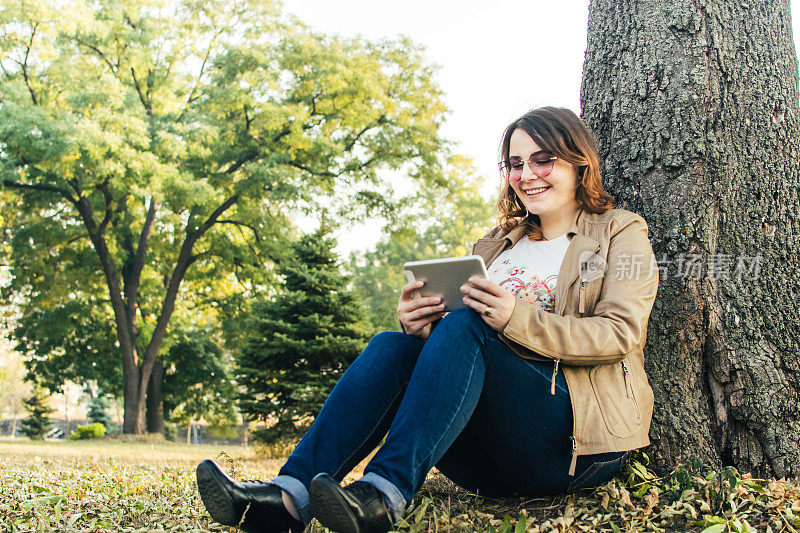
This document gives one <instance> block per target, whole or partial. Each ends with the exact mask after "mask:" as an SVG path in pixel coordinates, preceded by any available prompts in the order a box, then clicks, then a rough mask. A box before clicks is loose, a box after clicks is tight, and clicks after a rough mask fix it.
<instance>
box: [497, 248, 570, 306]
mask: <svg viewBox="0 0 800 533" xmlns="http://www.w3.org/2000/svg"><path fill="white" fill-rule="evenodd" d="M567 247H569V239H568V238H567V234H566V233H565V234H564V235H561V236H560V237H556V238H555V239H550V240H549V241H536V242H534V241H532V240H530V239H528V238H527V237H523V238H521V239H520V240H519V241H517V243H516V244H515V245H514V246H513V247H511V248H509V249H508V250H505V251H503V253H501V254H500V255H499V256H498V257H497V259H495V260H494V261H493V262H492V264H491V265H490V266H489V279H490V280H492V281H494V282H495V283H497V284H499V285H500V286H501V287H503V288H504V289H506V290H507V291H509V292H510V293H511V294H513V295H515V296H516V297H517V298H521V299H522V300H524V301H527V302H530V303H532V304H533V305H534V306H536V307H537V308H539V309H542V310H544V311H548V312H550V313H552V312H553V311H554V310H555V308H556V281H557V280H558V271H559V269H560V268H561V262H562V261H563V260H564V255H565V254H566V253H567Z"/></svg>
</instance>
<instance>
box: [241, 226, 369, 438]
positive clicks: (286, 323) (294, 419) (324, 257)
mask: <svg viewBox="0 0 800 533" xmlns="http://www.w3.org/2000/svg"><path fill="white" fill-rule="evenodd" d="M334 245H335V242H334V241H333V239H330V238H328V237H327V236H326V233H325V231H324V230H320V231H318V232H316V233H314V234H312V235H306V236H304V237H302V238H301V239H300V240H299V241H298V242H296V243H295V244H294V245H293V247H292V248H293V249H292V255H293V257H292V258H291V259H290V260H289V261H286V262H284V263H283V265H282V266H281V267H280V269H279V274H280V275H281V276H282V277H283V278H284V279H285V289H284V290H283V291H282V292H281V293H280V294H278V295H277V296H264V297H260V298H257V299H255V300H254V301H253V304H252V311H251V314H250V318H249V319H248V320H247V322H246V323H245V324H244V326H245V329H246V330H247V331H248V332H249V337H248V340H247V341H246V342H245V343H244V346H243V349H242V351H241V353H240V354H239V357H238V368H239V375H238V378H239V383H240V384H241V385H242V386H243V389H244V392H243V393H242V394H241V395H240V406H241V410H242V412H243V413H245V414H248V415H250V416H251V417H252V418H254V419H256V420H263V421H266V422H268V423H269V424H270V426H269V427H268V428H267V429H265V430H261V431H257V432H256V434H255V437H256V439H258V440H261V441H262V442H265V443H271V442H275V441H276V440H278V439H287V438H295V437H297V436H299V435H301V434H302V433H304V432H305V430H306V429H307V428H308V427H309V426H310V425H311V422H312V421H313V420H312V417H313V416H315V415H316V414H317V413H318V412H319V410H320V408H321V407H322V404H323V403H324V402H325V399H326V398H327V396H328V394H329V393H330V391H331V389H333V386H334V385H335V384H336V382H337V381H338V379H339V377H341V375H342V373H343V372H344V370H345V369H346V368H347V367H348V366H349V364H350V363H351V362H352V361H353V360H354V359H355V358H356V357H357V356H358V354H359V353H360V352H361V350H362V349H363V348H364V346H365V344H366V341H367V339H368V336H369V333H368V332H369V325H368V322H367V320H366V317H365V315H364V311H363V308H362V305H361V303H360V301H359V300H358V298H357V297H356V296H355V294H354V293H353V291H352V290H351V289H350V288H349V286H348V285H349V279H348V278H347V277H345V276H344V275H342V273H341V272H340V270H339V265H338V263H337V258H336V255H335V253H334V251H333V247H334Z"/></svg>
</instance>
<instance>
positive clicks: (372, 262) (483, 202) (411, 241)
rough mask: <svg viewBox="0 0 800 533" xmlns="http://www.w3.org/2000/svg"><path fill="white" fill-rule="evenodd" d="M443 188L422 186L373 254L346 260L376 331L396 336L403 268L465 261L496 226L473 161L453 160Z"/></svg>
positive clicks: (363, 254) (407, 203)
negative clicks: (442, 259)
mask: <svg viewBox="0 0 800 533" xmlns="http://www.w3.org/2000/svg"><path fill="white" fill-rule="evenodd" d="M446 177H447V179H446V185H445V186H423V187H421V189H420V191H419V192H418V193H417V194H416V195H415V196H414V197H412V198H409V199H407V200H406V205H405V207H404V208H403V209H402V210H401V211H400V215H399V216H398V217H397V218H398V219H399V220H402V221H405V223H404V224H403V225H399V226H396V227H391V228H390V230H389V231H388V233H387V234H386V235H385V236H384V237H383V238H382V239H381V240H380V242H378V244H377V245H376V246H375V249H374V250H372V251H368V252H363V253H355V254H353V255H352V257H351V259H350V269H351V270H352V271H353V272H354V283H353V285H354V287H355V289H356V290H357V291H358V292H359V294H360V295H361V297H362V298H363V299H364V301H365V303H366V304H367V307H368V309H369V318H370V321H371V322H372V324H373V327H374V329H375V330H397V329H399V328H400V326H399V322H398V320H397V299H398V297H399V293H400V289H401V288H402V287H403V285H405V284H406V283H407V280H406V277H405V274H404V272H403V263H405V262H406V261H417V260H422V259H435V258H439V257H451V256H464V255H469V254H470V253H471V251H472V244H473V243H474V242H475V241H477V240H478V239H479V238H481V237H483V236H484V234H485V233H486V231H487V230H489V229H490V228H491V227H492V226H493V225H494V223H495V220H494V219H495V218H496V209H495V207H494V203H493V202H491V201H489V200H487V199H486V198H485V196H484V195H483V194H482V193H481V191H480V189H481V187H482V185H483V184H484V179H483V178H482V177H481V176H480V175H479V174H478V173H477V171H476V170H475V167H474V165H473V163H472V161H471V160H470V159H469V158H467V157H464V156H458V155H457V156H452V157H451V158H450V159H449V161H448V164H447V172H446Z"/></svg>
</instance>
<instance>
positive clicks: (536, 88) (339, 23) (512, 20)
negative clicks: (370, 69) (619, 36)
mask: <svg viewBox="0 0 800 533" xmlns="http://www.w3.org/2000/svg"><path fill="white" fill-rule="evenodd" d="M798 3H800V0H792V1H791V6H792V11H793V12H795V13H796V12H797V11H796V9H795V7H796V6H797V4H798ZM285 8H286V10H287V11H289V12H291V13H294V14H295V15H297V16H298V17H299V18H300V19H301V20H303V21H305V22H306V23H307V24H309V25H310V26H312V27H314V28H316V29H319V30H322V31H324V32H326V33H338V34H341V35H345V36H355V35H356V34H361V35H363V36H364V37H367V38H372V39H376V38H381V37H396V36H397V35H399V34H403V35H407V36H408V37H410V38H411V39H412V40H413V41H414V42H416V43H417V44H421V45H424V46H425V47H426V48H427V56H428V58H429V61H430V62H432V63H435V64H438V65H439V66H440V68H439V73H438V77H437V81H438V83H439V86H440V87H441V88H442V89H443V90H444V92H445V103H446V105H447V107H448V108H449V109H450V110H451V114H450V116H449V117H448V120H447V123H446V125H445V128H444V131H443V133H444V135H445V136H446V137H447V138H449V139H450V140H453V141H456V142H458V143H459V146H458V147H457V150H458V152H459V153H462V154H465V155H468V156H470V157H472V158H473V159H474V160H475V163H476V165H477V167H478V169H479V170H480V171H481V172H482V173H483V174H484V175H485V176H486V177H488V178H489V179H496V178H497V170H496V168H497V167H496V165H497V163H496V161H497V146H498V143H499V140H500V135H501V134H502V131H503V128H505V126H506V125H508V123H509V122H511V121H512V120H513V119H515V118H516V117H518V116H520V115H522V114H523V113H525V112H526V111H528V110H529V109H531V108H534V107H539V106H543V105H555V106H562V107H568V108H570V109H572V110H573V111H575V112H576V113H579V112H580V100H579V93H580V83H581V72H582V68H583V55H584V52H585V50H586V29H587V20H588V17H589V2H588V1H587V0H566V1H561V2H534V1H531V0H498V1H495V2H487V1H485V0H461V1H459V2H454V1H436V0H405V1H404V2H402V3H386V2H376V1H375V0H337V1H336V2H332V1H330V0H285ZM797 19H800V16H798V17H795V20H793V31H794V35H795V43H797V36H798V34H800V24H798V20H797ZM795 46H797V45H795ZM379 230H380V228H378V227H377V225H375V224H373V225H371V227H370V226H369V225H365V226H364V227H361V228H357V232H358V233H359V235H360V238H356V239H353V238H348V239H340V246H339V251H340V253H347V252H349V251H350V250H352V249H355V248H362V249H363V248H364V247H370V246H371V245H372V244H373V243H374V242H375V241H376V240H377V239H378V238H379ZM349 233H350V234H351V235H352V232H349ZM343 241H346V242H343ZM356 244H358V246H356Z"/></svg>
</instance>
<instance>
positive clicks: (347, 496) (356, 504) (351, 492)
mask: <svg viewBox="0 0 800 533" xmlns="http://www.w3.org/2000/svg"><path fill="white" fill-rule="evenodd" d="M308 491H309V496H310V498H311V511H312V513H313V514H314V517H315V518H316V519H317V520H319V523H320V524H322V525H323V526H325V527H327V528H328V529H330V530H332V531H335V532H336V533H385V532H386V531H391V530H392V524H393V522H392V518H391V513H390V511H389V508H388V507H387V505H386V502H384V500H383V495H382V494H381V492H380V491H379V490H378V489H376V488H375V487H373V486H372V485H370V484H369V483H367V482H366V481H356V482H355V483H351V484H350V485H348V486H346V487H344V488H342V487H341V486H339V483H337V482H336V480H335V479H333V478H332V477H331V476H329V475H328V474H319V475H317V476H316V477H315V478H314V479H312V480H311V485H310V486H309V489H308Z"/></svg>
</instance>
